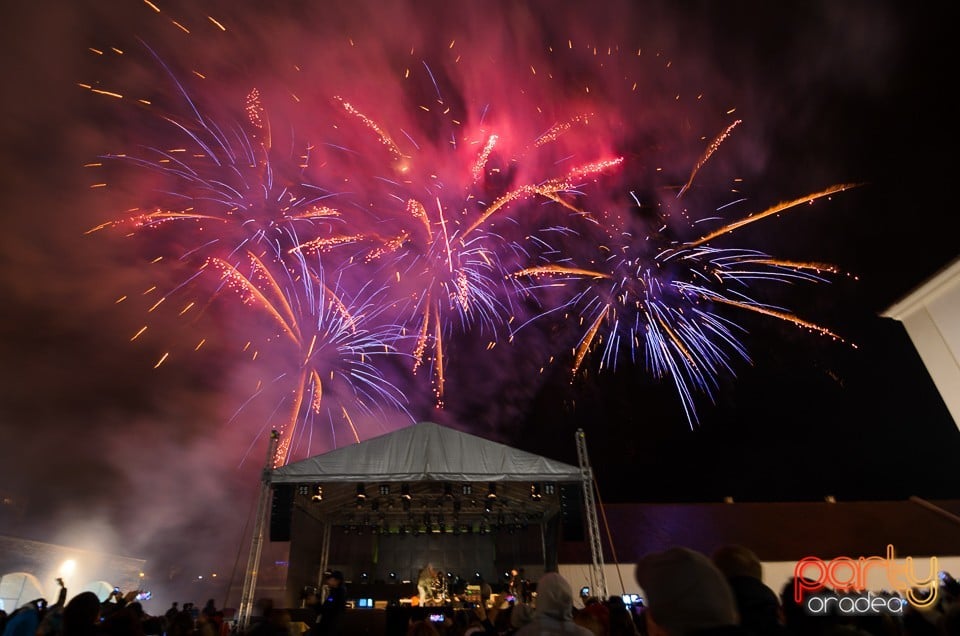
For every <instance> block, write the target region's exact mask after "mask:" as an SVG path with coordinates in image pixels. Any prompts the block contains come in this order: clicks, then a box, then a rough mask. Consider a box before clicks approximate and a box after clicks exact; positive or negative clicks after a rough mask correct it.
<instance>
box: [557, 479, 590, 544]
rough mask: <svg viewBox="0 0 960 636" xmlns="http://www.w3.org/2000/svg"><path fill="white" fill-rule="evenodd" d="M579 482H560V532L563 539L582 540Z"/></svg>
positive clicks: (581, 508)
mask: <svg viewBox="0 0 960 636" xmlns="http://www.w3.org/2000/svg"><path fill="white" fill-rule="evenodd" d="M580 488H581V486H580V484H561V485H560V488H559V489H558V490H559V495H560V534H561V536H562V537H563V540H564V541H583V539H584V534H583V504H582V497H581V492H580Z"/></svg>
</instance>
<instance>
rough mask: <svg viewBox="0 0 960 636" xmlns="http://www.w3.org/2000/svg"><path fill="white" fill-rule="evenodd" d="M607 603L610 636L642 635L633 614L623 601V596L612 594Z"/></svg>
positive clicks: (608, 633)
mask: <svg viewBox="0 0 960 636" xmlns="http://www.w3.org/2000/svg"><path fill="white" fill-rule="evenodd" d="M606 605H607V635H608V636H640V633H639V632H638V631H637V625H636V623H635V622H634V620H633V614H632V613H631V612H630V608H628V607H627V605H626V604H625V603H624V602H623V597H622V596H611V597H610V598H609V599H608V600H607V603H606Z"/></svg>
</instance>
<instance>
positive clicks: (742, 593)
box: [710, 544, 784, 636]
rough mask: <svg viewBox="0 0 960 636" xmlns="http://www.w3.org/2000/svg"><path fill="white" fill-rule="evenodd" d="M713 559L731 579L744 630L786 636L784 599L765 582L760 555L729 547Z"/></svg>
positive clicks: (719, 550) (758, 634)
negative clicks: (782, 601)
mask: <svg viewBox="0 0 960 636" xmlns="http://www.w3.org/2000/svg"><path fill="white" fill-rule="evenodd" d="M710 558H711V560H712V561H713V564H714V565H716V566H717V568H719V570H720V571H721V572H723V575H724V576H725V577H726V578H727V583H728V584H729V585H730V589H731V590H732V591H733V597H734V599H735V600H736V602H737V612H738V613H739V614H740V625H741V626H742V627H743V628H744V630H745V631H747V632H748V633H749V634H751V636H780V635H782V634H783V632H784V625H783V609H782V608H781V607H780V597H779V596H777V593H776V592H774V591H773V590H772V589H770V588H769V587H768V586H767V585H766V584H765V583H764V582H763V564H762V563H761V562H760V558H759V557H758V556H757V555H756V553H755V552H754V551H753V550H751V549H750V548H747V547H746V546H742V545H737V544H728V545H724V546H721V547H719V548H717V549H716V550H714V552H713V554H712V555H711V557H710Z"/></svg>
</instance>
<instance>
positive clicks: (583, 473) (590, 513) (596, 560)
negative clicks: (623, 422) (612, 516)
mask: <svg viewBox="0 0 960 636" xmlns="http://www.w3.org/2000/svg"><path fill="white" fill-rule="evenodd" d="M576 439H577V459H578V460H579V462H580V482H581V484H582V486H583V510H584V514H586V516H587V534H588V537H589V539H590V556H591V559H592V562H591V564H590V589H591V591H592V593H591V596H596V597H597V598H601V599H605V598H607V577H606V575H605V574H604V571H603V545H601V543H600V522H599V520H598V519H597V505H596V501H595V499H594V496H593V494H594V484H593V469H592V468H590V459H589V458H588V457H587V436H586V434H585V433H584V432H583V429H582V428H578V429H577V433H576Z"/></svg>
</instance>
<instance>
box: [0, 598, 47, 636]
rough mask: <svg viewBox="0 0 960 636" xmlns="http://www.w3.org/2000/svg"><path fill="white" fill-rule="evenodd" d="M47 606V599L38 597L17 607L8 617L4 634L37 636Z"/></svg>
mask: <svg viewBox="0 0 960 636" xmlns="http://www.w3.org/2000/svg"><path fill="white" fill-rule="evenodd" d="M46 606H47V601H46V599H43V598H38V599H34V600H32V601H30V602H29V603H25V604H23V605H22V606H20V607H18V608H17V609H15V610H14V611H13V613H12V614H10V617H9V618H8V619H7V625H6V627H5V628H4V630H3V636H35V635H36V633H37V629H38V628H39V627H40V621H41V620H42V619H43V613H44V611H45V610H46Z"/></svg>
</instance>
